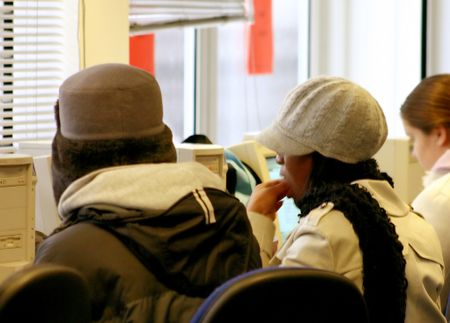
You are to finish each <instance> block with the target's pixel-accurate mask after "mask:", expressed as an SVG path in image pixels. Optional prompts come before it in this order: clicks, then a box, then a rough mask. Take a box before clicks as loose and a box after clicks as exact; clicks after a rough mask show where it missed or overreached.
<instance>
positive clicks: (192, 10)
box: [129, 0, 252, 36]
mask: <svg viewBox="0 0 450 323" xmlns="http://www.w3.org/2000/svg"><path fill="white" fill-rule="evenodd" d="M251 3H252V0H248V1H246V0H160V1H156V0H130V1H129V4H130V10H129V21H130V35H132V36H135V35H140V34H147V33H152V32H153V31H154V30H157V29H162V28H170V27H183V26H196V27H199V26H205V25H208V26H209V25H215V24H220V23H226V22H231V21H238V20H251V19H252V5H251Z"/></svg>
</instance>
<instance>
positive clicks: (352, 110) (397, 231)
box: [247, 76, 445, 322]
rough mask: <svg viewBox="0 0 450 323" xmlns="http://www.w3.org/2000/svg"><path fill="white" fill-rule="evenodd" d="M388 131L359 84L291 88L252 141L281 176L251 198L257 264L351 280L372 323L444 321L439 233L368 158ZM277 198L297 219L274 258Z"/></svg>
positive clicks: (326, 82) (319, 81) (325, 80)
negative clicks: (271, 156) (290, 204)
mask: <svg viewBox="0 0 450 323" xmlns="http://www.w3.org/2000/svg"><path fill="white" fill-rule="evenodd" d="M387 132H388V131H387V126H386V120H385V117H384V114H383V111H382V109H381V107H380V105H379V104H378V102H377V100H376V99H375V98H374V97H373V96H372V95H371V94H370V93H369V92H368V91H367V90H365V89H364V88H362V87H361V86H360V85H358V84H356V83H354V82H352V81H350V80H347V79H344V78H341V77H335V76H318V77H314V78H311V79H310V80H308V81H306V82H305V83H303V84H300V85H298V86H296V87H295V88H294V89H293V90H292V91H290V92H289V94H288V95H287V97H286V99H285V101H284V103H283V104H282V106H281V109H280V111H279V114H278V117H277V118H276V120H275V121H274V122H273V123H272V124H271V125H270V126H269V127H268V128H266V129H264V130H262V131H261V132H260V134H259V135H258V136H257V137H256V140H257V141H258V142H260V143H261V144H262V145H264V146H266V147H268V148H270V149H272V150H274V151H276V152H277V157H276V160H277V163H279V164H280V165H281V171H280V175H281V177H282V179H280V180H273V181H268V182H265V183H262V184H260V185H258V186H257V187H256V189H255V190H254V192H253V193H252V196H251V197H250V200H249V202H248V204H247V212H248V213H249V218H250V222H251V223H252V227H253V232H254V234H255V236H256V237H257V239H258V241H259V244H260V247H261V258H262V259H263V264H264V265H269V264H270V265H282V266H306V267H316V268H320V269H325V270H330V271H335V272H337V273H339V274H342V275H344V276H346V277H347V278H349V279H350V280H352V281H353V282H354V283H355V284H356V286H357V287H358V288H359V289H360V291H361V292H362V293H363V295H364V298H365V300H366V304H367V308H368V316H369V318H370V321H371V322H385V321H389V322H445V318H444V317H443V315H442V313H441V311H440V309H439V306H440V303H439V292H437V293H436V291H439V290H440V289H441V288H442V284H443V260H442V254H441V248H440V245H439V240H438V238H437V235H436V233H435V232H434V230H433V228H432V227H431V226H430V225H429V224H428V223H426V222H425V221H424V219H423V218H422V217H421V216H419V215H418V214H416V213H414V212H413V210H412V209H411V207H410V206H409V205H408V204H407V203H405V202H404V201H402V200H401V199H400V198H399V197H398V196H397V194H396V193H395V192H394V190H393V184H394V183H393V181H392V179H391V178H390V177H389V175H388V174H386V173H384V172H381V171H380V170H379V167H378V164H377V162H376V160H375V159H373V156H374V155H375V153H376V152H377V151H378V150H379V149H380V148H381V146H382V145H383V143H384V142H385V140H386V137H387ZM284 198H292V199H293V200H294V202H295V204H296V205H297V207H298V208H299V209H300V214H299V215H298V216H299V223H298V225H297V226H296V227H295V228H294V229H293V231H292V233H291V234H290V235H289V236H288V237H287V238H286V241H284V243H283V244H282V245H281V247H279V249H278V250H277V252H276V253H275V254H273V253H272V239H271V237H273V236H274V230H275V226H274V223H273V220H274V219H275V217H276V211H277V210H278V209H279V208H280V207H281V206H282V203H283V201H282V200H283V199H284ZM293 216H295V215H293ZM417 250H420V252H419V253H417ZM431 273H432V274H431ZM299 292H301V291H299ZM318 301H319V302H320V300H318ZM299 315H301V313H299Z"/></svg>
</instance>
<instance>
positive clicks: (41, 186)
mask: <svg viewBox="0 0 450 323" xmlns="http://www.w3.org/2000/svg"><path fill="white" fill-rule="evenodd" d="M33 164H34V171H35V172H36V178H37V182H36V230H37V231H40V232H42V233H44V234H45V235H49V234H50V233H51V232H52V231H53V230H54V229H55V228H57V227H58V226H59V224H60V223H61V219H60V217H59V215H58V210H57V206H56V202H55V198H54V196H53V185H52V171H51V165H52V159H51V155H42V156H35V157H33Z"/></svg>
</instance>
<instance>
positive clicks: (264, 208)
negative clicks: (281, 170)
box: [247, 179, 290, 220]
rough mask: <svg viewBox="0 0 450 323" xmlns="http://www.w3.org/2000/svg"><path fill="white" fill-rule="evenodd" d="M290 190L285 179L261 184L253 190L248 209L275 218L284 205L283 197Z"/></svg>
mask: <svg viewBox="0 0 450 323" xmlns="http://www.w3.org/2000/svg"><path fill="white" fill-rule="evenodd" d="M289 192H290V188H289V185H288V183H287V181H286V180H284V179H277V180H272V181H267V182H264V183H262V184H259V185H257V186H256V187H255V189H254V190H253V193H252V195H251V197H250V200H249V201H248V203H247V211H250V212H257V213H260V214H262V215H265V216H267V217H269V218H271V219H272V220H275V217H276V212H277V211H278V209H279V208H280V207H281V206H282V205H283V201H282V199H283V198H285V197H286V196H287V194H288V193H289Z"/></svg>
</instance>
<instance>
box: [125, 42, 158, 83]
mask: <svg viewBox="0 0 450 323" xmlns="http://www.w3.org/2000/svg"><path fill="white" fill-rule="evenodd" d="M154 42H155V35H153V34H150V35H142V36H132V37H130V65H133V66H136V67H139V68H142V69H143V70H146V71H147V72H149V73H150V74H152V75H155V48H154Z"/></svg>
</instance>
